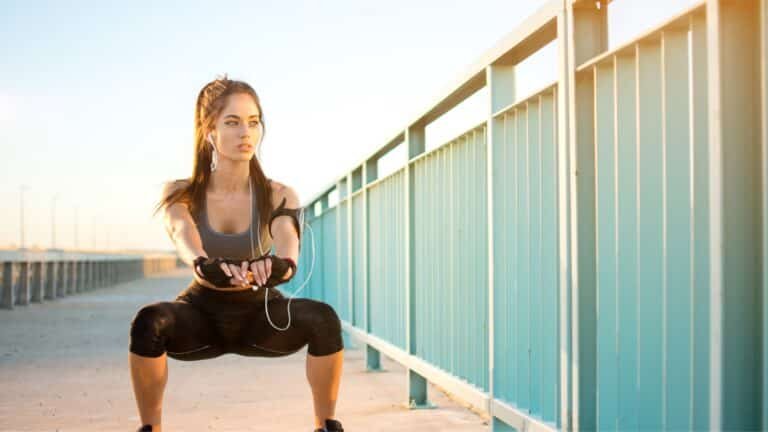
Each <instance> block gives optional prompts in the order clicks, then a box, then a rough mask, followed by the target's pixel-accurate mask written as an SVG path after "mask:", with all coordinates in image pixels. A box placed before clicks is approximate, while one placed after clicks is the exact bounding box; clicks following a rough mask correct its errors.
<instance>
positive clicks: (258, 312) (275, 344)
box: [233, 298, 342, 357]
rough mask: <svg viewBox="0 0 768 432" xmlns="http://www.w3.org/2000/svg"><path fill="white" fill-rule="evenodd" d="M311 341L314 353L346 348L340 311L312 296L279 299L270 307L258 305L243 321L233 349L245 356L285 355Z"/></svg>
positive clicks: (269, 305)
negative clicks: (343, 342)
mask: <svg viewBox="0 0 768 432" xmlns="http://www.w3.org/2000/svg"><path fill="white" fill-rule="evenodd" d="M289 305H290V310H289V309H288V307H289ZM289 314H290V322H289ZM270 322H271V324H270ZM289 324H290V326H289ZM273 326H274V327H273ZM275 327H278V328H279V329H285V330H278V329H276V328H275ZM286 327H287V328H286ZM307 344H309V349H308V351H309V353H310V354H313V355H327V354H331V353H333V352H336V351H338V350H340V349H341V348H342V342H341V322H340V321H339V318H338V316H337V315H336V312H335V311H334V310H333V308H332V307H331V306H330V305H328V304H327V303H324V302H320V301H316V300H312V299H307V298H294V299H287V298H278V299H274V300H270V301H269V303H268V305H267V307H266V310H265V308H264V304H263V303H262V304H261V305H257V306H256V308H255V310H254V313H253V315H252V316H250V317H249V319H248V320H247V322H246V323H244V324H243V327H242V331H241V335H240V341H239V343H238V344H237V345H236V346H235V347H233V351H234V352H236V353H237V354H240V355H245V356H257V357H281V356H286V355H289V354H293V353H295V352H297V351H299V350H300V349H301V348H303V347H304V346H305V345H307Z"/></svg>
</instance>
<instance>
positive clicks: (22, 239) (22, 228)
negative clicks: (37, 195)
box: [19, 185, 29, 249]
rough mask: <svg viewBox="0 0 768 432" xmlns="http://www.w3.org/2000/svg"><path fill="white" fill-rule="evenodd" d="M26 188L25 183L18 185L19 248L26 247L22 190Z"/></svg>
mask: <svg viewBox="0 0 768 432" xmlns="http://www.w3.org/2000/svg"><path fill="white" fill-rule="evenodd" d="M27 189H29V188H28V187H27V186H25V185H21V187H19V191H20V193H19V200H20V201H21V203H20V206H19V207H20V209H21V210H20V212H21V215H20V216H21V217H20V219H21V224H20V228H21V249H26V248H27V247H26V243H25V242H24V231H25V229H24V228H25V227H24V192H25V191H26V190H27Z"/></svg>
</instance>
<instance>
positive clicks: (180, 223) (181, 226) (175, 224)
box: [163, 182, 208, 267]
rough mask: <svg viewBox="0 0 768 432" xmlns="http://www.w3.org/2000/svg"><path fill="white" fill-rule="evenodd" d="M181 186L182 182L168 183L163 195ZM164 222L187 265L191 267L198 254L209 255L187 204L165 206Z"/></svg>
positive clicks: (178, 203)
mask: <svg viewBox="0 0 768 432" xmlns="http://www.w3.org/2000/svg"><path fill="white" fill-rule="evenodd" d="M179 187H182V184H181V183H180V182H169V183H166V185H165V187H164V188H163V196H164V197H166V196H168V195H169V194H171V193H173V191H174V190H176V189H177V188H179ZM163 224H164V225H165V230H166V232H167V233H168V237H170V239H171V241H172V242H173V244H174V245H175V246H176V252H178V254H179V258H181V260H182V261H184V262H185V263H186V264H187V265H189V266H190V267H191V266H192V262H193V261H194V260H195V258H197V257H198V256H204V257H207V256H208V255H206V253H205V251H204V250H203V242H202V240H201V239H200V233H199V232H198V231H197V226H196V225H195V221H194V220H193V219H192V215H191V214H190V213H189V208H188V207H187V205H186V204H184V203H180V202H176V203H174V204H172V205H170V206H168V207H165V209H164V211H163Z"/></svg>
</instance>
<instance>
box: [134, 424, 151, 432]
mask: <svg viewBox="0 0 768 432" xmlns="http://www.w3.org/2000/svg"><path fill="white" fill-rule="evenodd" d="M136 432H152V425H144V426H142V427H140V428H138V429H136Z"/></svg>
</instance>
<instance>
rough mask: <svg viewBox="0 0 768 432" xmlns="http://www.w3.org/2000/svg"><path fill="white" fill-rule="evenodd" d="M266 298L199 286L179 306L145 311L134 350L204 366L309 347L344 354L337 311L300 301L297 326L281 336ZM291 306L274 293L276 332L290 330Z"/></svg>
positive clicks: (134, 326)
mask: <svg viewBox="0 0 768 432" xmlns="http://www.w3.org/2000/svg"><path fill="white" fill-rule="evenodd" d="M264 295H265V289H264V288H260V289H259V290H257V291H253V290H251V289H247V290H242V291H217V290H213V289H210V288H206V287H204V286H202V285H200V284H198V283H197V282H196V281H194V280H193V281H192V282H191V284H190V285H189V286H188V287H187V288H186V289H185V290H184V291H182V292H181V293H179V295H178V296H177V297H176V299H175V300H174V301H161V302H156V303H152V304H148V305H145V306H143V307H142V308H141V309H139V311H138V312H137V313H136V315H135V316H134V318H133V320H132V322H131V330H130V346H129V350H130V352H132V353H134V354H137V355H140V356H144V357H159V356H161V355H162V354H163V353H167V354H168V356H169V357H172V358H174V359H177V360H203V359H209V358H214V357H218V356H220V355H222V354H226V353H233V354H240V355H244V356H256V357H280V356H285V355H289V354H293V353H295V352H297V351H298V350H300V349H301V348H302V347H304V345H307V344H308V345H309V346H308V348H307V351H308V352H309V354H311V355H313V356H324V355H329V354H333V353H336V352H338V351H340V350H341V349H342V348H343V342H342V335H341V321H340V320H339V317H338V316H337V314H336V311H334V309H333V307H331V306H330V305H328V304H327V303H324V302H321V301H317V300H312V299H307V298H294V299H292V300H290V308H291V309H290V314H291V325H290V327H289V328H288V329H287V330H285V331H280V330H276V329H275V328H273V327H272V325H270V324H269V322H268V321H267V315H266V313H265V307H264ZM288 301H289V299H288V298H287V297H285V296H284V295H283V294H282V293H281V292H280V291H279V290H277V289H275V288H269V300H268V302H267V309H268V310H269V318H270V319H271V321H272V323H273V324H274V325H275V326H276V327H279V328H285V327H286V325H287V324H288V311H287V308H288Z"/></svg>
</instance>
